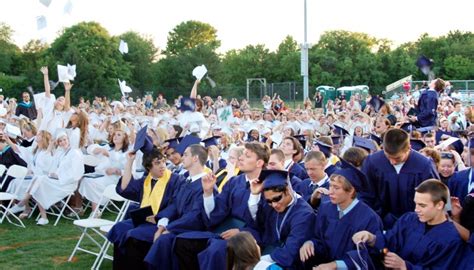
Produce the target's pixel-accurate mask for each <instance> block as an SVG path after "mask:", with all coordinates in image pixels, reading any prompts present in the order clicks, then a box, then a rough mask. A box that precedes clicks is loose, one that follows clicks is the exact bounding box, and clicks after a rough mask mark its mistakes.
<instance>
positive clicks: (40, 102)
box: [33, 92, 56, 108]
mask: <svg viewBox="0 0 474 270" xmlns="http://www.w3.org/2000/svg"><path fill="white" fill-rule="evenodd" d="M45 98H46V96H45V93H44V92H42V93H39V94H35V95H34V96H33V100H34V101H35V106H36V108H44V106H45ZM51 98H52V99H53V101H54V100H56V97H55V96H54V94H51Z"/></svg>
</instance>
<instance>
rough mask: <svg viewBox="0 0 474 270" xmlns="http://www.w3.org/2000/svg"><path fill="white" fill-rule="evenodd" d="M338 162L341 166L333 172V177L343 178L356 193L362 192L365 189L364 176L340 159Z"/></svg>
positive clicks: (365, 180) (365, 178)
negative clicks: (339, 176) (335, 175)
mask: <svg viewBox="0 0 474 270" xmlns="http://www.w3.org/2000/svg"><path fill="white" fill-rule="evenodd" d="M340 160H341V166H340V167H339V168H337V169H336V170H335V171H334V173H333V175H334V174H337V175H341V176H344V178H346V180H347V181H349V183H351V185H352V186H353V187H354V189H355V190H356V191H362V190H364V189H365V188H367V177H366V176H365V174H364V173H363V172H361V171H360V170H359V169H357V168H356V167H354V166H353V165H352V164H350V163H349V162H347V161H345V160H344V159H342V158H341V159H340Z"/></svg>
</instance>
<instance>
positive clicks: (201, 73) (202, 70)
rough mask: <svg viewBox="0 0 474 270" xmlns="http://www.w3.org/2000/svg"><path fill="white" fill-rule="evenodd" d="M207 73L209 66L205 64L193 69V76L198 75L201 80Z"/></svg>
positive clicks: (197, 77)
mask: <svg viewBox="0 0 474 270" xmlns="http://www.w3.org/2000/svg"><path fill="white" fill-rule="evenodd" d="M206 73H207V68H206V66H205V65H200V66H197V67H195V68H194V69H193V76H194V77H196V79H197V80H201V79H202V78H203V77H204V75H206Z"/></svg>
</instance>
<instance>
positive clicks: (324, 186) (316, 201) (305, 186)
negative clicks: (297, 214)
mask: <svg viewBox="0 0 474 270" xmlns="http://www.w3.org/2000/svg"><path fill="white" fill-rule="evenodd" d="M326 164H327V160H326V157H325V156H324V154H323V152H321V151H314V150H313V151H310V152H308V154H306V157H305V158H304V166H305V168H306V172H308V175H309V178H308V179H305V180H303V181H301V183H299V184H297V185H295V186H294V190H295V191H296V192H297V193H299V194H300V195H301V196H303V199H304V200H305V201H306V202H308V203H309V204H310V205H311V206H312V207H313V208H314V209H317V208H318V207H319V205H320V203H321V199H322V198H323V196H324V194H326V195H327V193H328V190H329V176H328V175H327V173H326V172H325V171H324V167H325V166H326ZM327 199H328V197H327V196H324V199H323V200H325V201H327Z"/></svg>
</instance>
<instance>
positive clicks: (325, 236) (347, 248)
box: [311, 201, 383, 269]
mask: <svg viewBox="0 0 474 270" xmlns="http://www.w3.org/2000/svg"><path fill="white" fill-rule="evenodd" d="M382 230H383V224H382V220H381V219H380V217H379V216H378V215H377V213H375V212H374V211H373V210H372V209H371V208H370V207H369V206H368V205H366V204H365V203H364V202H362V201H359V202H358V203H357V204H356V205H355V206H354V208H352V210H351V211H349V213H347V214H346V215H344V216H343V217H342V218H341V219H339V211H338V210H337V205H336V204H332V203H325V204H322V205H321V206H320V208H319V211H318V216H317V218H316V223H315V226H314V238H313V239H311V241H312V242H313V244H314V252H315V256H317V257H318V258H320V259H321V261H322V262H321V263H328V262H331V261H335V260H343V261H344V262H345V263H346V265H347V266H348V267H349V269H352V267H351V266H353V263H352V259H355V258H354V256H353V255H352V254H351V253H354V252H351V251H355V250H356V249H357V247H356V245H355V244H354V242H352V236H353V235H354V234H355V233H357V232H359V231H369V232H371V233H373V234H376V233H377V232H381V231H382ZM349 256H350V257H349ZM351 258H352V259H351Z"/></svg>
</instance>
